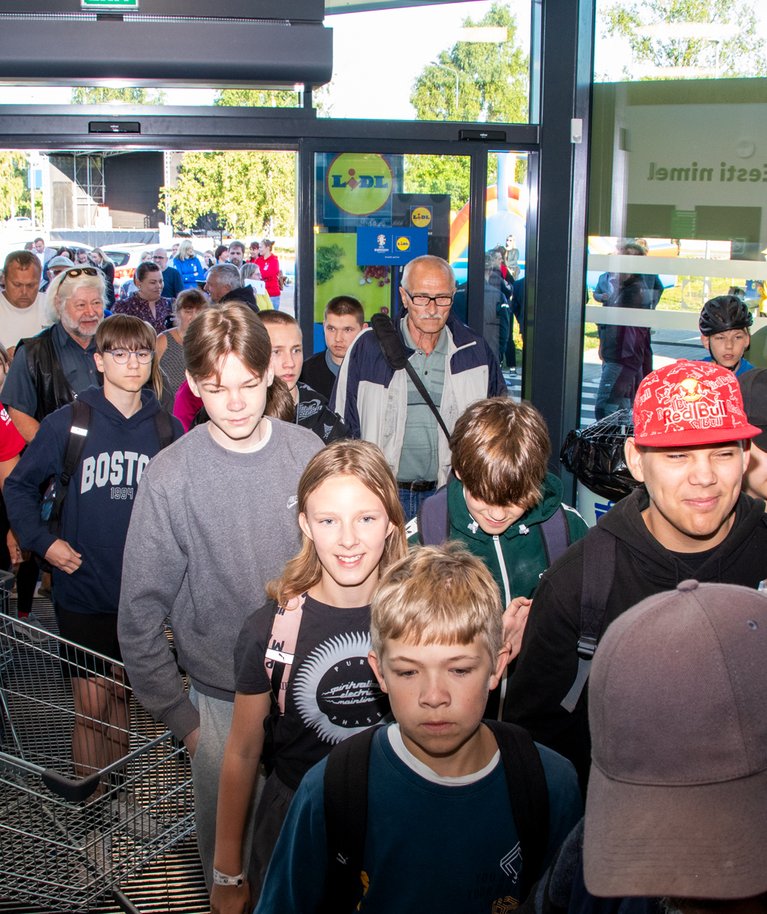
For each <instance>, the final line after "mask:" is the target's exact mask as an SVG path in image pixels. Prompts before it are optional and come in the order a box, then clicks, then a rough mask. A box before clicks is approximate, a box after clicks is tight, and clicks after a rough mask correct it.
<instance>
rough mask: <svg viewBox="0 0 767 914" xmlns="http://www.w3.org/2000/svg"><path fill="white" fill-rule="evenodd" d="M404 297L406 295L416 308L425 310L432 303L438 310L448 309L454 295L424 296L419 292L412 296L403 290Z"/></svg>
mask: <svg viewBox="0 0 767 914" xmlns="http://www.w3.org/2000/svg"><path fill="white" fill-rule="evenodd" d="M402 288H403V289H404V288H405V287H404V286H403V287H402ZM405 295H407V297H408V298H409V299H410V301H411V302H412V303H413V304H414V305H415V306H416V307H417V308H425V307H427V305H430V304H431V303H432V302H434V304H435V305H436V306H437V307H438V308H449V307H450V306H451V305H452V304H453V296H454V295H455V293H454V292H453V293H451V294H450V295H425V294H423V293H421V292H417V293H416V294H415V295H413V293H412V292H408V290H407V289H405Z"/></svg>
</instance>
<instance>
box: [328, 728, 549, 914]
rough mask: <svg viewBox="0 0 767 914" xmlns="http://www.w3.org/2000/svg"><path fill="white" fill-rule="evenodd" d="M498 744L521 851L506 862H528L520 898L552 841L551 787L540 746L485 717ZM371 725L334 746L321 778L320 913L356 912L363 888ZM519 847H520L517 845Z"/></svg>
mask: <svg viewBox="0 0 767 914" xmlns="http://www.w3.org/2000/svg"><path fill="white" fill-rule="evenodd" d="M485 724H487V726H488V728H489V729H490V730H491V731H492V733H493V735H494V736H495V739H496V741H497V743H498V749H499V750H500V753H501V762H502V764H503V768H504V772H505V774H506V784H507V787H508V790H509V800H510V802H511V809H512V813H513V815H514V822H515V824H516V827H517V834H518V836H519V846H520V848H521V849H522V850H520V852H519V855H516V854H514V852H512V855H511V856H510V859H509V860H508V861H507V862H505V863H504V864H502V865H504V866H508V867H510V868H512V869H513V868H514V864H515V862H516V863H517V865H519V859H515V858H517V857H519V858H521V861H522V862H523V863H524V868H523V872H522V881H521V894H520V898H521V899H524V898H525V897H526V895H527V893H528V892H529V891H530V888H531V887H532V885H533V884H534V883H535V882H536V880H537V879H539V878H540V877H541V874H542V873H543V868H544V866H543V865H544V862H545V859H546V850H547V847H548V842H549V790H548V785H547V783H546V774H545V772H544V769H543V762H542V761H541V757H540V754H539V753H538V749H537V747H536V745H535V743H534V742H533V738H532V737H531V736H530V734H529V733H528V732H527V730H524V729H522V727H518V726H517V725H516V724H507V723H500V722H498V721H490V720H488V721H485ZM381 726H385V725H379V726H377V727H370V728H369V729H367V730H363V731H362V733H357V734H355V735H354V736H352V737H350V738H349V739H346V740H344V741H343V742H341V743H339V744H338V745H337V746H335V747H334V748H333V750H332V752H331V753H330V755H329V756H328V758H327V762H326V766H325V776H324V781H323V789H324V808H325V831H326V835H327V849H328V859H327V873H326V882H325V892H324V897H323V900H322V903H321V904H320V906H319V908H318V914H338V912H340V911H353V910H356V906H357V904H358V902H359V900H360V898H361V897H362V893H363V891H364V888H363V883H362V880H361V874H362V866H363V855H364V850H365V836H366V833H367V812H368V778H369V770H370V749H371V745H372V742H373V738H374V736H375V733H376V731H377V730H379V729H380V728H381ZM515 850H517V849H515Z"/></svg>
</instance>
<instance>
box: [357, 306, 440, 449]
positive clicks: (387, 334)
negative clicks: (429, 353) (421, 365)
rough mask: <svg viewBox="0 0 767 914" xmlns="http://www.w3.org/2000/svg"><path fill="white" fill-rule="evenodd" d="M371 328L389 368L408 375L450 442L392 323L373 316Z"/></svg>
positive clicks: (386, 319) (438, 414)
mask: <svg viewBox="0 0 767 914" xmlns="http://www.w3.org/2000/svg"><path fill="white" fill-rule="evenodd" d="M370 323H371V326H372V327H373V333H375V335H376V339H377V340H378V343H379V345H380V346H381V352H383V354H384V358H385V359H386V361H387V362H388V363H389V365H390V366H391V368H393V369H394V370H395V371H400V370H401V369H402V368H404V369H405V371H406V372H407V373H408V376H409V378H410V380H411V381H412V382H413V384H414V385H415V389H416V390H417V391H418V393H419V394H420V395H421V397H422V398H423V402H424V403H425V404H426V405H427V406H428V407H429V409H430V410H431V411H432V412H433V413H434V418H435V419H436V420H437V423H438V425H439V427H440V428H441V429H442V431H443V433H444V435H445V438H446V439H447V440H448V441H449V440H450V432H449V431H448V430H447V426H446V425H445V422H444V420H443V419H442V416H441V415H440V413H439V410H438V409H437V407H436V405H435V403H434V400H432V398H431V396H430V395H429V391H428V390H427V389H426V388H425V387H424V385H423V381H422V380H421V379H420V378H419V377H418V372H417V371H416V370H415V368H413V366H412V365H411V364H410V361H409V359H408V357H407V352H406V351H405V346H404V344H403V342H402V340H401V339H400V338H399V335H398V334H397V331H396V329H395V327H394V324H393V323H392V319H391V318H390V317H389V315H388V314H380V313H379V314H374V315H373V317H372V318H371V319H370Z"/></svg>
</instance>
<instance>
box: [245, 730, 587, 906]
mask: <svg viewBox="0 0 767 914" xmlns="http://www.w3.org/2000/svg"><path fill="white" fill-rule="evenodd" d="M395 726H396V725H390V726H389V727H387V728H382V729H381V730H379V731H378V732H377V733H376V734H375V736H374V739H373V743H372V746H371V754H370V774H369V782H370V788H369V792H368V804H369V805H368V819H367V832H366V839H365V852H364V856H363V869H364V872H365V875H366V879H367V891H366V893H365V896H364V898H363V899H362V903H361V905H360V908H359V910H360V911H362V912H367V914H391V912H392V911H396V912H397V914H410V912H412V914H423V912H424V911H440V912H442V911H451V912H452V911H460V912H461V914H489V912H490V911H492V910H511V909H512V908H514V907H516V906H517V901H518V900H519V886H520V880H521V875H522V867H523V866H524V861H523V859H522V851H521V849H520V845H519V838H518V835H517V830H516V826H515V824H514V818H513V816H512V812H511V801H510V799H509V792H508V788H507V785H506V775H505V772H504V769H503V764H502V763H501V762H500V758H499V757H498V756H497V757H496V758H497V761H496V764H495V765H489V766H488V768H487V769H485V771H483V772H481V773H480V774H481V776H480V777H479V778H478V779H476V780H473V781H472V782H470V783H462V784H454V783H451V784H446V783H442V782H435V781H433V780H431V779H429V778H427V777H424V776H422V774H420V773H419V772H418V771H417V770H416V767H417V763H416V766H415V767H414V766H412V765H411V764H410V763H408V762H407V761H406V760H403V758H402V757H400V755H399V754H398V752H397V751H395V748H394V745H396V734H395V735H392V734H391V731H392V728H393V727H395ZM538 750H539V752H540V754H541V761H542V762H543V767H544V771H545V774H546V782H547V785H548V789H549V847H548V852H547V859H546V861H545V862H546V865H548V863H549V861H550V860H551V858H552V856H553V854H554V852H555V851H556V849H557V848H558V847H559V845H560V844H561V843H562V841H564V839H565V837H566V836H567V835H568V833H569V832H570V830H571V829H572V828H573V826H574V825H575V824H576V822H577V821H578V820H579V819H580V817H581V815H582V803H581V795H580V791H579V789H578V782H577V778H576V775H575V769H574V768H573V766H572V764H571V763H570V762H568V761H567V760H566V759H564V758H562V756H560V755H558V754H557V753H556V752H553V751H552V750H550V749H546V748H545V747H543V746H538ZM325 764H326V763H325V761H324V760H323V761H322V762H320V763H319V764H317V765H315V766H314V767H313V768H312V769H311V770H310V771H309V772H308V773H307V774H306V776H305V777H304V779H303V781H302V782H301V785H300V787H299V788H298V791H297V792H296V795H295V797H294V798H293V801H292V803H291V806H290V810H289V812H288V817H287V819H286V820H285V824H284V825H283V828H282V832H281V833H280V838H279V841H278V842H277V846H276V848H275V850H274V853H273V855H272V860H271V863H270V864H269V870H268V872H267V875H266V882H265V884H264V888H263V891H262V894H261V898H260V901H259V904H258V907H257V908H256V912H255V914H274V912H276V911H291V912H292V914H311V912H315V911H316V910H317V909H318V905H319V902H320V900H321V899H322V893H323V889H324V881H325V860H326V856H327V842H326V835H325V814H324V806H323V804H324V796H323V794H324V790H323V778H324V774H325ZM453 780H456V779H453ZM339 914H344V912H339Z"/></svg>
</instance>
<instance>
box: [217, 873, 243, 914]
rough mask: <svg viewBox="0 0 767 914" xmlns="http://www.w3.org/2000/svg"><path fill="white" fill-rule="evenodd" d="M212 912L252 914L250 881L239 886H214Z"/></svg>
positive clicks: (220, 913) (219, 913) (218, 913)
mask: <svg viewBox="0 0 767 914" xmlns="http://www.w3.org/2000/svg"><path fill="white" fill-rule="evenodd" d="M210 910H211V914H250V912H251V911H252V910H253V905H252V903H251V900H250V886H249V885H248V881H247V880H245V881H244V882H243V883H242V885H238V886H233V885H227V886H223V885H214V886H213V890H212V891H211V893H210Z"/></svg>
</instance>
